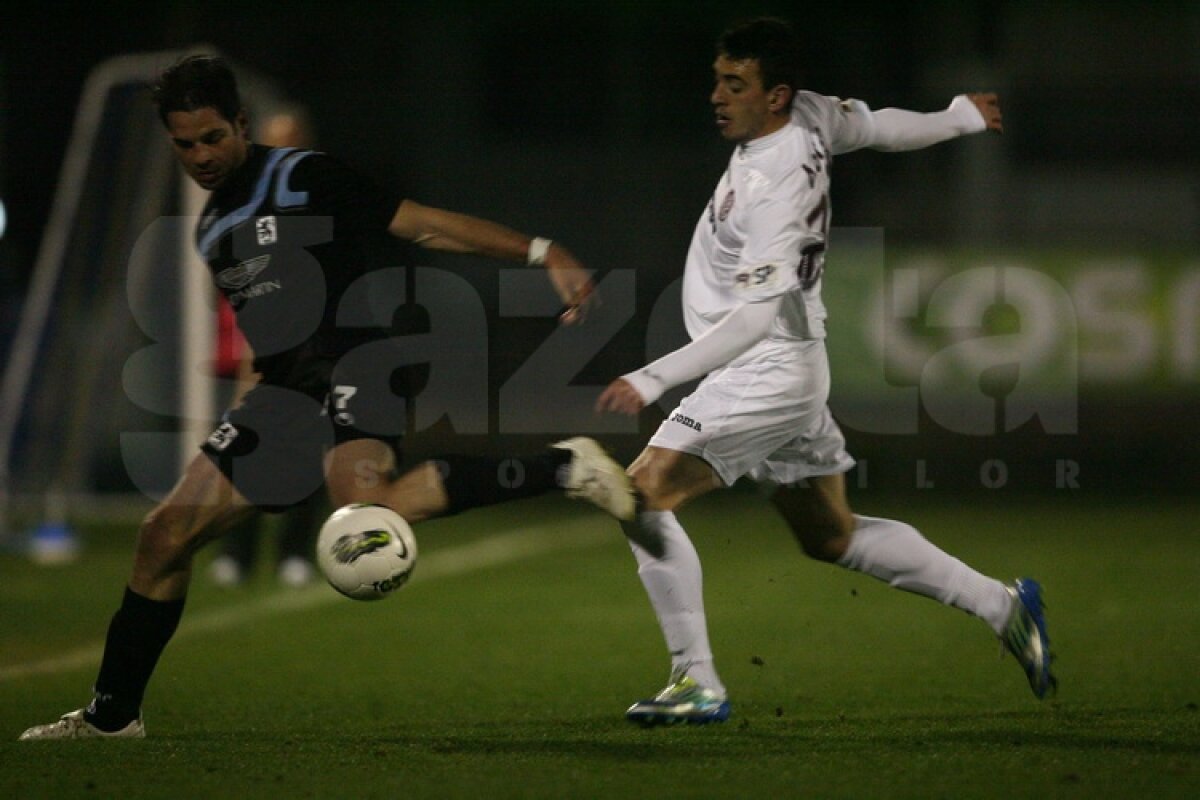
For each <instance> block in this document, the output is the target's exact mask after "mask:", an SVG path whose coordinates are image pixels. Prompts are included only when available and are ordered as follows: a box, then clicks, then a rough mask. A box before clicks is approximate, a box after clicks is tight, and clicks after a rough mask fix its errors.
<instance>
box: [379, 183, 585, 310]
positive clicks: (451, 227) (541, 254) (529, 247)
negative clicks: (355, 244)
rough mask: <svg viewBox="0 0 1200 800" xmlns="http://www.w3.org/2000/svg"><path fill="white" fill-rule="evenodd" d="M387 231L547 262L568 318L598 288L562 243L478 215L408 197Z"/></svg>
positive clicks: (453, 248) (437, 244)
mask: <svg viewBox="0 0 1200 800" xmlns="http://www.w3.org/2000/svg"><path fill="white" fill-rule="evenodd" d="M388 232H389V233H391V234H392V235H393V236H396V237H399V238H401V239H407V240H409V241H411V242H414V243H416V244H419V245H420V246H422V247H426V248H429V249H431V250H445V251H449V252H454V253H473V254H476V255H482V256H489V257H491V258H498V259H504V260H506V261H518V262H524V263H527V264H530V265H536V266H542V267H545V268H546V270H547V271H548V274H549V278H550V282H551V283H552V284H554V290H555V291H556V292H557V293H558V296H559V297H560V298H561V299H562V301H563V304H564V305H566V306H567V310H566V311H565V312H564V313H563V315H562V317H561V319H562V321H563V322H565V323H571V322H576V321H580V320H582V319H583V317H584V316H585V314H586V311H587V307H588V304H589V301H590V300H591V299H592V297H593V293H594V291H595V287H594V286H593V285H592V279H591V275H590V274H589V273H588V271H587V270H586V269H585V268H584V266H583V264H581V263H580V262H579V261H578V260H577V259H576V258H575V256H573V255H571V253H570V251H568V250H567V249H566V248H565V247H563V246H562V245H560V244H558V243H557V242H550V241H548V240H546V239H540V238H530V237H529V236H526V235H525V234H523V233H518V232H517V231H514V230H512V229H511V228H507V227H505V226H503V225H500V224H498V223H495V222H491V221H489V220H486V219H480V218H479V217H472V216H468V215H466V214H458V213H456V212H453V211H446V210H444V209H440V208H433V207H431V206H424V205H421V204H420V203H417V202H414V201H413V200H405V201H404V202H402V203H401V204H400V207H399V208H398V209H397V210H396V215H395V216H394V217H393V218H392V221H391V224H389V225H388Z"/></svg>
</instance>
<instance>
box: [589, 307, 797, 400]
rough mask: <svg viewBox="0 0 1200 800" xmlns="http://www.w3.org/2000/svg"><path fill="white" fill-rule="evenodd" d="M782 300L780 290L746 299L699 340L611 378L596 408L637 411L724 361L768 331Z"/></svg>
mask: <svg viewBox="0 0 1200 800" xmlns="http://www.w3.org/2000/svg"><path fill="white" fill-rule="evenodd" d="M782 302H783V295H776V296H775V297H771V298H768V299H766V300H760V301H758V302H755V303H743V304H742V305H740V306H738V307H737V308H735V309H734V310H733V311H730V312H729V313H728V314H726V315H725V318H724V319H722V320H721V321H720V322H718V323H717V324H716V325H714V326H713V327H711V328H709V329H708V331H706V332H705V333H704V335H703V336H701V337H699V338H698V339H696V340H695V341H693V342H691V343H690V344H687V345H685V346H683V347H681V348H679V349H678V350H675V351H673V352H671V353H668V354H667V355H665V356H663V357H662V358H660V359H658V360H657V361H655V362H653V363H652V364H648V365H646V366H644V367H642V368H641V369H639V370H637V371H636V372H630V373H629V374H628V375H622V376H621V377H620V378H617V379H616V380H615V381H613V382H612V383H610V384H609V385H608V388H606V389H605V390H604V391H603V392H602V393H601V394H600V397H599V398H598V399H597V400H596V410H597V411H600V412H604V411H613V412H616V413H618V414H636V413H637V412H639V411H641V410H642V408H644V407H645V406H647V405H649V404H650V403H653V402H654V401H655V400H657V399H658V398H659V397H661V396H662V394H663V392H666V391H667V390H668V389H670V388H672V387H674V386H678V385H679V384H681V383H686V382H687V381H690V380H692V379H693V378H699V377H700V376H701V375H707V374H708V373H710V372H712V371H713V370H714V369H717V368H718V367H723V366H725V365H726V364H728V363H729V362H730V361H732V360H733V359H735V358H737V357H738V356H740V355H741V354H742V353H744V352H746V351H747V350H749V349H750V348H751V347H753V346H754V345H755V344H757V343H758V342H759V341H760V340H761V339H762V338H763V337H764V336H766V335H767V333H768V332H769V331H770V330H771V323H772V322H773V321H774V320H775V317H776V316H778V314H779V306H780V304H781V303H782Z"/></svg>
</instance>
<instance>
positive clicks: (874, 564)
mask: <svg viewBox="0 0 1200 800" xmlns="http://www.w3.org/2000/svg"><path fill="white" fill-rule="evenodd" d="M854 519H855V521H856V522H857V525H856V526H855V529H854V536H853V538H852V539H851V540H850V547H848V548H847V549H846V552H845V554H843V555H842V557H841V558H839V559H838V562H837V563H838V564H840V565H841V566H843V567H847V568H849V569H852V570H856V571H858V572H863V573H866V574H867V575H871V576H873V577H876V578H878V579H880V580H881V581H886V582H887V583H889V584H891V585H892V586H895V587H896V588H897V589H903V590H905V591H907V592H915V593H916V594H921V595H925V596H926V597H932V598H933V599H934V600H937V601H939V602H942V603H945V604H946V605H950V606H954V607H955V608H961V609H962V610H963V611H966V612H967V613H968V614H973V615H975V616H977V617H979V618H981V619H982V620H983V621H984V622H986V623H987V624H988V625H990V626H991V628H992V630H993V631H995V632H996V634H997V635H999V634H1000V633H1001V631H1003V630H1004V624H1005V622H1007V620H1008V614H1009V611H1010V610H1011V609H1012V597H1011V595H1009V593H1008V590H1006V589H1005V588H1004V584H1003V583H1001V582H1000V581H998V580H995V579H994V578H989V577H987V576H986V575H981V574H980V573H978V572H976V571H975V570H973V569H971V568H970V567H968V566H967V565H966V564H964V563H963V562H961V561H959V560H958V559H957V558H954V557H953V556H950V555H947V554H946V553H944V552H942V551H941V550H939V549H938V548H937V547H935V546H934V545H933V544H931V543H930V542H929V541H928V540H927V539H925V537H923V536H922V535H921V534H920V533H919V532H918V531H917V529H916V528H914V527H912V526H911V525H907V524H905V523H903V522H896V521H895V520H891V519H877V518H875V517H860V516H858V515H855V517H854Z"/></svg>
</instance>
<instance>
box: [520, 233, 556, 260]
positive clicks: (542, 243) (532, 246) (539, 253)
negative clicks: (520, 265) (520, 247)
mask: <svg viewBox="0 0 1200 800" xmlns="http://www.w3.org/2000/svg"><path fill="white" fill-rule="evenodd" d="M551 244H553V242H552V241H551V240H549V239H543V238H542V237H540V236H535V237H534V238H533V239H530V240H529V255H528V256H526V258H525V263H526V264H528V265H529V266H531V267H540V266H543V265H544V264H545V263H546V253H548V252H549V251H550V245H551Z"/></svg>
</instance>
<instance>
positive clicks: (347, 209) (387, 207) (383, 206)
mask: <svg viewBox="0 0 1200 800" xmlns="http://www.w3.org/2000/svg"><path fill="white" fill-rule="evenodd" d="M290 188H291V189H292V190H293V191H295V192H307V193H308V197H309V202H308V206H309V209H310V210H311V211H312V213H314V214H327V215H329V216H331V217H333V219H334V224H335V226H336V227H337V228H339V229H352V230H355V231H359V232H362V233H367V234H373V235H378V234H382V233H385V232H386V231H387V227H388V225H389V224H390V223H391V221H392V218H393V217H394V216H395V215H396V209H397V208H399V207H400V203H401V202H402V201H403V199H404V198H403V196H402V195H401V194H400V193H399V192H395V191H389V190H386V189H383V188H382V187H380V186H379V185H378V184H376V183H375V182H374V181H372V180H370V179H369V178H367V177H366V176H365V175H363V174H362V173H361V172H358V171H357V170H354V169H351V168H350V167H348V166H346V165H345V164H343V163H342V162H341V161H338V160H337V159H335V158H331V157H330V156H327V155H325V154H324V153H313V154H312V155H311V156H308V157H306V158H304V159H302V160H301V161H300V162H299V163H298V164H297V165H296V168H295V170H294V171H293V174H292V178H291V181H290Z"/></svg>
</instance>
